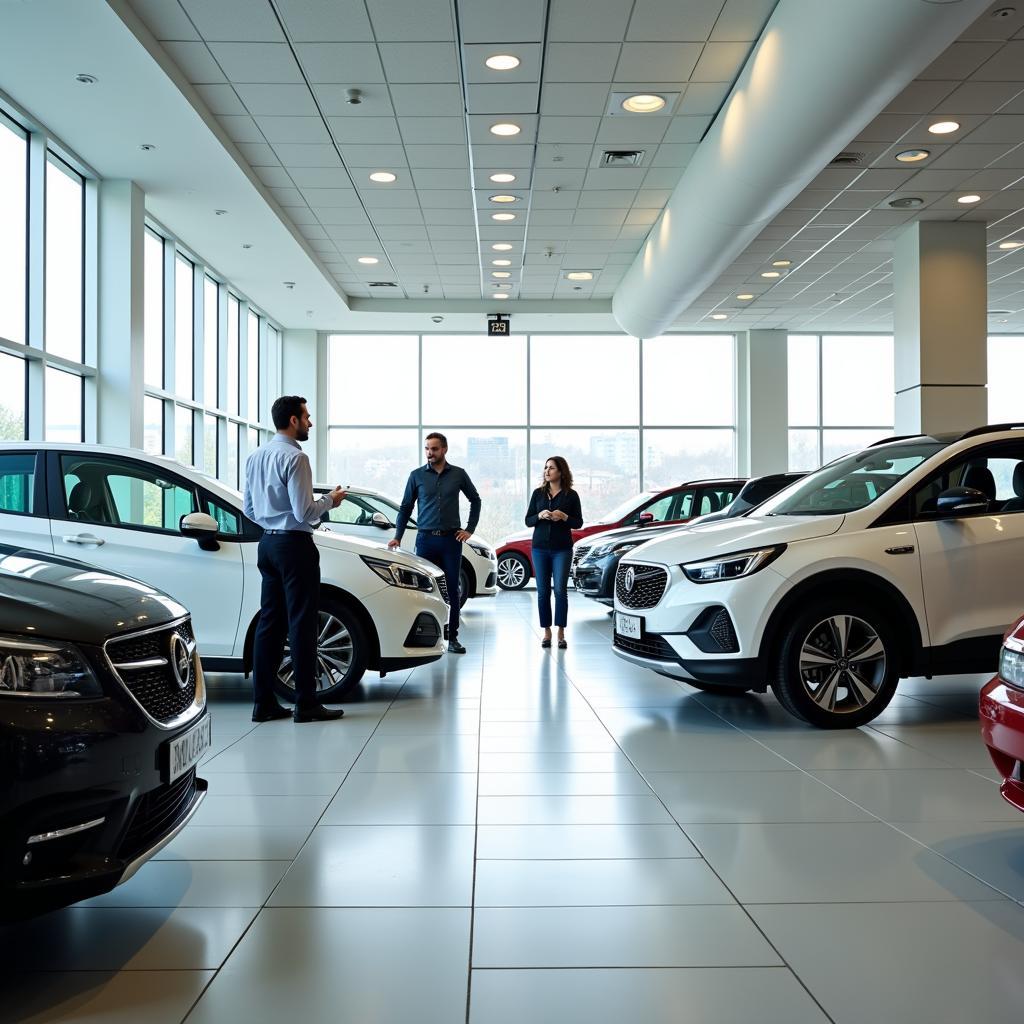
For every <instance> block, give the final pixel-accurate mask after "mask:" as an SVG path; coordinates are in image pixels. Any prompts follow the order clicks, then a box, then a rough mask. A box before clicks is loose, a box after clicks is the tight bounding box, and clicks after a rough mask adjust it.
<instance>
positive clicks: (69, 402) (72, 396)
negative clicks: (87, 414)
mask: <svg viewBox="0 0 1024 1024" xmlns="http://www.w3.org/2000/svg"><path fill="white" fill-rule="evenodd" d="M45 413H46V440H47V441H62V442H72V443H75V444H77V443H78V442H79V441H81V440H82V378H81V377H79V376H78V375H77V374H74V373H66V372H65V371H64V370H58V369H57V368H56V367H55V366H48V367H47V368H46V407H45Z"/></svg>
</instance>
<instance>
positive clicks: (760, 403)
mask: <svg viewBox="0 0 1024 1024" xmlns="http://www.w3.org/2000/svg"><path fill="white" fill-rule="evenodd" d="M787 350H788V332H787V331H746V332H744V333H741V334H739V335H738V336H737V346H736V364H737V365H736V369H737V373H736V384H737V392H738V394H737V403H736V412H737V418H736V426H737V444H736V449H737V450H736V468H737V470H738V471H739V473H740V475H741V476H763V475H764V474H766V473H785V472H786V470H787V469H788V468H789V403H788V393H789V379H788V378H789V373H788V361H787Z"/></svg>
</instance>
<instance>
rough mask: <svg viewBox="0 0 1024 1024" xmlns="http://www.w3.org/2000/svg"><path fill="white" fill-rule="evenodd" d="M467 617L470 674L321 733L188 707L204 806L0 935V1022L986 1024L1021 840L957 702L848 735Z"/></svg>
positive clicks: (368, 696) (587, 616)
mask: <svg viewBox="0 0 1024 1024" xmlns="http://www.w3.org/2000/svg"><path fill="white" fill-rule="evenodd" d="M532 602H533V595H532V592H530V591H528V592H525V593H521V594H501V595H499V597H498V598H497V599H495V600H493V601H473V602H471V604H470V606H469V612H468V615H467V616H466V620H467V621H466V625H465V626H464V629H463V633H462V636H463V639H464V640H465V642H466V644H467V646H468V648H469V654H468V655H466V656H464V657H461V658H456V657H454V656H453V657H451V658H447V659H445V660H443V661H442V662H440V663H438V664H436V665H434V666H430V667H427V668H424V669H419V670H416V671H414V672H408V673H402V674H400V675H397V676H393V677H391V676H389V677H388V678H387V679H385V680H383V681H381V680H369V681H368V682H367V684H366V687H365V694H364V697H363V699H361V700H359V701H357V702H354V703H352V704H349V705H348V706H347V708H346V711H347V714H346V717H345V719H344V720H343V721H341V722H335V723H324V724H310V725H303V726H295V725H293V724H292V723H290V722H287V721H285V722H274V723H269V724H266V725H261V726H253V725H252V723H251V722H249V705H248V703H247V701H246V700H245V699H244V694H242V693H240V692H239V691H238V690H236V689H232V687H233V686H234V687H237V686H238V685H239V682H240V681H238V680H233V679H230V678H224V679H221V680H218V682H220V683H222V684H224V688H222V689H218V690H216V691H215V693H214V698H213V701H212V711H213V714H214V734H215V738H216V744H217V745H216V748H215V750H214V752H213V754H212V755H211V757H210V759H209V760H208V761H207V763H206V764H205V765H204V766H203V768H202V774H203V775H204V776H205V777H206V778H208V779H209V781H210V797H209V798H208V800H207V802H206V804H205V806H204V807H203V809H202V812H201V813H200V815H198V816H197V819H196V821H195V822H194V823H193V825H192V826H190V827H189V828H188V829H187V830H186V832H185V833H184V834H183V835H182V836H181V837H180V838H179V839H178V840H177V841H176V842H174V843H173V844H172V845H171V846H169V847H168V848H167V849H166V850H164V851H163V852H162V853H161V854H160V855H159V856H158V858H157V859H156V860H154V861H153V862H151V863H150V864H148V865H147V866H145V867H144V868H143V869H142V870H141V871H140V872H139V873H138V875H137V876H136V877H135V878H134V879H132V881H130V882H129V883H128V884H126V885H125V886H123V887H121V888H119V889H118V890H116V891H115V892H113V893H111V894H109V895H108V896H105V897H102V898H100V899H97V900H93V901H91V902H90V903H88V904H83V905H80V906H77V907H74V908H69V909H68V910H66V911H61V912H59V913H56V914H52V915H49V916H47V917H44V918H41V919H38V920H36V921H34V922H32V923H30V924H28V925H23V926H20V927H19V928H9V929H7V930H5V931H0V947H2V950H3V966H2V967H0V971H4V972H6V973H4V974H3V976H2V977H0V985H2V988H0V993H2V995H0V1021H5V1022H6V1021H19V1022H21V1021H85V1020H88V1021H90V1022H99V1021H111V1022H114V1021H116V1022H132V1024H134V1022H137V1021H141V1020H146V1021H147V1022H153V1024H156V1022H164V1021H167V1022H179V1021H183V1020H188V1021H189V1024H200V1022H202V1024H206V1022H210V1024H214V1022H216V1024H233V1022H236V1021H238V1022H243V1021H244V1022H246V1024H281V1022H284V1021H289V1020H295V1021H302V1022H303V1024H307V1022H308V1024H318V1022H321V1021H322V1022H331V1024H337V1022H353V1024H364V1022H365V1024H368V1022H373V1024H390V1022H395V1024H432V1022H437V1024H459V1022H467V1021H468V1022H470V1024H511V1022H516V1024H519V1022H521V1021H523V1020H528V1021H531V1022H533V1024H582V1022H584V1021H585V1022H587V1024H611V1022H616V1024H617V1022H621V1021H624V1020H630V1021H632V1022H635V1024H668V1022H673V1024H674V1022H676V1021H679V1020H683V1019H685V1020H692V1021H694V1022H695V1024H743V1022H746V1021H751V1022H753V1021H756V1022H757V1024H805V1022H806V1024H811V1022H822V1021H834V1022H837V1024H864V1022H868V1021H870V1022H876V1021H884V1022H885V1024H919V1022H921V1021H928V1022H929V1024H961V1022H963V1021H966V1020H970V1021H972V1022H976V1024H996V1022H999V1024H1003V1022H1006V1021H1010V1020H1015V1019H1018V1018H1019V1016H1020V1008H1021V1006H1022V1005H1024V972H1022V971H1021V967H1020V965H1021V963H1022V961H1024V907H1022V906H1021V905H1020V902H1018V901H1024V819H1021V818H1020V817H1019V816H1018V815H1016V814H1015V812H1013V811H1012V810H1011V809H1010V808H1009V807H1007V806H1006V805H1005V804H1003V803H1002V802H1001V801H1000V799H999V796H998V792H997V788H996V786H995V784H994V781H993V779H994V777H993V775H992V772H991V770H990V764H989V762H988V759H987V755H986V753H985V751H984V748H983V747H982V744H981V741H980V739H979V736H978V727H977V722H976V720H975V719H974V717H973V716H974V707H975V702H976V698H977V688H978V682H977V680H975V679H956V680H937V681H934V682H928V681H925V680H911V681H908V682H906V683H905V684H904V685H903V686H901V689H900V691H899V695H898V696H897V698H896V700H895V701H894V702H893V704H892V705H891V707H890V708H889V709H888V710H887V711H886V713H885V714H883V715H882V716H880V718H879V719H878V720H877V721H876V722H875V723H874V724H873V725H872V726H871V727H869V728H865V729H861V730H859V731H856V732H852V733H838V734H837V733H821V732H817V731H815V730H813V729H810V728H808V727H805V726H802V725H800V724H799V723H797V722H795V721H794V720H793V719H791V718H789V717H788V716H787V715H785V714H784V713H783V712H782V711H781V710H780V709H779V707H778V705H777V704H776V703H775V702H774V700H773V699H772V698H771V697H761V696H750V697H746V696H743V697H735V698H720V697H709V696H705V695H702V694H700V693H698V692H697V691H694V690H692V689H690V688H689V687H686V686H684V685H681V684H677V683H675V682H673V681H672V680H670V679H665V678H663V677H659V676H656V675H653V674H651V673H648V672H644V671H641V670H638V669H634V668H631V667H630V666H628V665H626V664H625V663H623V662H620V661H619V660H618V659H616V658H615V657H614V655H613V654H612V653H611V650H610V648H609V622H608V618H607V615H606V614H605V612H604V610H603V609H601V608H599V607H598V606H596V605H594V604H592V603H591V602H587V601H584V600H582V599H580V598H577V597H576V595H571V615H572V622H571V628H570V630H569V637H570V643H571V646H570V648H569V649H568V650H567V651H564V652H561V651H557V650H552V651H542V650H541V649H540V647H539V636H540V632H539V630H538V629H537V627H536V625H535V620H534V615H533V603H532Z"/></svg>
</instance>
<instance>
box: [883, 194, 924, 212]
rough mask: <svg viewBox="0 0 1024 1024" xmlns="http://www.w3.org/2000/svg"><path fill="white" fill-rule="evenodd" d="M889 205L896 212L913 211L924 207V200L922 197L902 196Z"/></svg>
mask: <svg viewBox="0 0 1024 1024" xmlns="http://www.w3.org/2000/svg"><path fill="white" fill-rule="evenodd" d="M888 205H889V206H891V207H892V208H893V209H894V210H912V209H913V208H914V207H916V206H924V200H923V199H922V198H921V197H920V196H900V197H899V199H890V200H889V202H888Z"/></svg>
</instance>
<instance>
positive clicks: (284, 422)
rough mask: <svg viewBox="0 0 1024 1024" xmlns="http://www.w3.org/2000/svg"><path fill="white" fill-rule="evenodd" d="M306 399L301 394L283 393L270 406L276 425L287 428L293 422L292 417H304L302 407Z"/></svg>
mask: <svg viewBox="0 0 1024 1024" xmlns="http://www.w3.org/2000/svg"><path fill="white" fill-rule="evenodd" d="M305 404H306V400H305V399H304V398H302V397H301V396H300V395H282V396H281V397H280V398H279V399H277V401H276V402H274V404H273V405H272V406H271V407H270V416H271V418H272V419H273V421H274V426H275V427H277V429H278V430H287V429H288V428H289V427H290V426H291V423H292V417H293V416H296V417H298V418H299V419H301V418H302V407H303V406H304V405H305Z"/></svg>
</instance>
